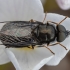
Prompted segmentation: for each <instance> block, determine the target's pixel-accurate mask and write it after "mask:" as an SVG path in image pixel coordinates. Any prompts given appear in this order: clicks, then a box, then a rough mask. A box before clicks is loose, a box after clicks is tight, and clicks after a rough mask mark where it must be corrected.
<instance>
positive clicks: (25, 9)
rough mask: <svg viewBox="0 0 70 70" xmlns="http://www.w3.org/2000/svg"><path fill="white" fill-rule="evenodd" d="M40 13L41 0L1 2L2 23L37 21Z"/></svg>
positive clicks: (0, 18)
mask: <svg viewBox="0 0 70 70" xmlns="http://www.w3.org/2000/svg"><path fill="white" fill-rule="evenodd" d="M40 13H43V7H42V4H41V1H40V0H0V22H2V21H21V20H22V21H23V20H30V19H36V18H37V17H38V15H39V14H40Z"/></svg>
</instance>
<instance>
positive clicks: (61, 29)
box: [56, 25, 66, 32]
mask: <svg viewBox="0 0 70 70" xmlns="http://www.w3.org/2000/svg"><path fill="white" fill-rule="evenodd" d="M56 28H57V30H58V31H59V32H61V31H63V32H65V31H66V28H65V27H64V26H63V25H57V27H56Z"/></svg>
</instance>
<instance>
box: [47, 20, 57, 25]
mask: <svg viewBox="0 0 70 70" xmlns="http://www.w3.org/2000/svg"><path fill="white" fill-rule="evenodd" d="M49 22H50V23H53V24H56V25H58V23H56V22H53V21H47V24H48V23H49Z"/></svg>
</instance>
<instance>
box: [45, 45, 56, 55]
mask: <svg viewBox="0 0 70 70" xmlns="http://www.w3.org/2000/svg"><path fill="white" fill-rule="evenodd" d="M44 47H45V48H47V49H48V50H49V51H50V52H51V53H52V54H54V55H55V53H54V52H53V51H52V50H51V49H49V48H48V47H47V46H44Z"/></svg>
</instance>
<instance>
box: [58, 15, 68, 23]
mask: <svg viewBox="0 0 70 70" xmlns="http://www.w3.org/2000/svg"><path fill="white" fill-rule="evenodd" d="M66 18H67V16H66V17H65V18H64V19H63V20H61V21H60V22H59V23H58V24H61V23H62V22H63V21H64V20H65V19H66Z"/></svg>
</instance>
